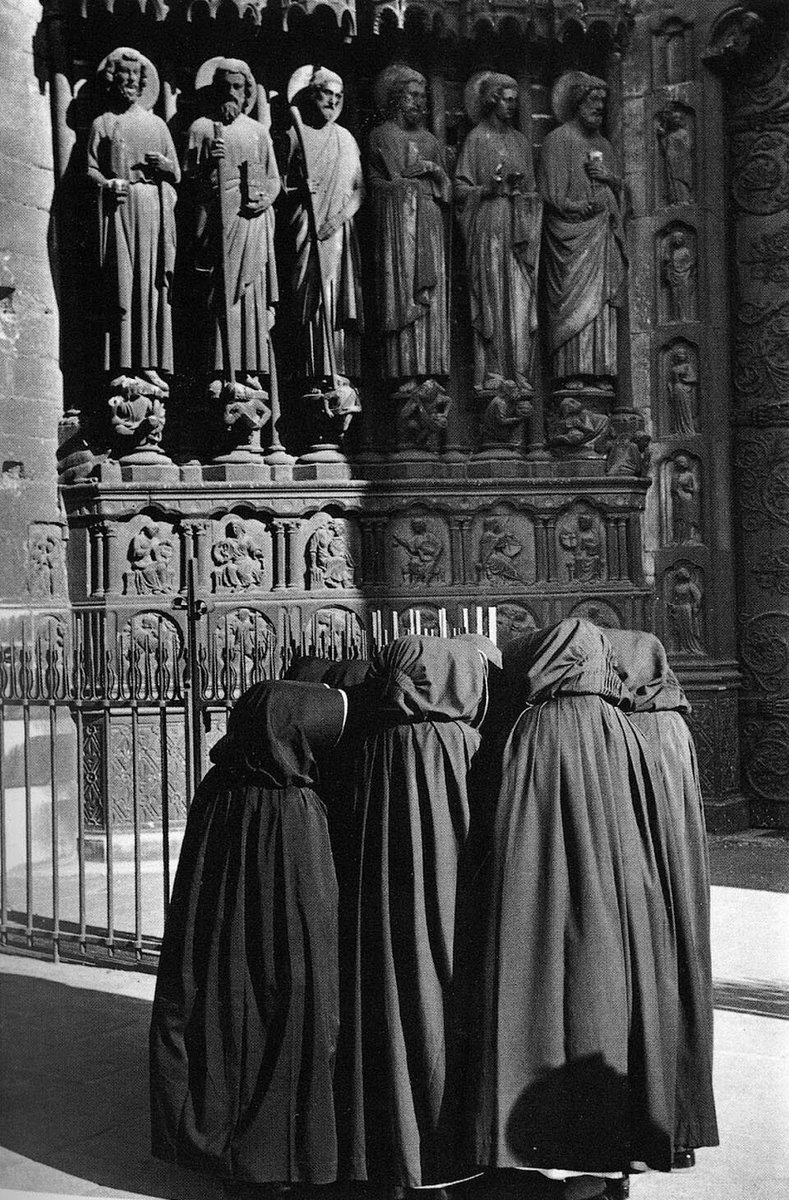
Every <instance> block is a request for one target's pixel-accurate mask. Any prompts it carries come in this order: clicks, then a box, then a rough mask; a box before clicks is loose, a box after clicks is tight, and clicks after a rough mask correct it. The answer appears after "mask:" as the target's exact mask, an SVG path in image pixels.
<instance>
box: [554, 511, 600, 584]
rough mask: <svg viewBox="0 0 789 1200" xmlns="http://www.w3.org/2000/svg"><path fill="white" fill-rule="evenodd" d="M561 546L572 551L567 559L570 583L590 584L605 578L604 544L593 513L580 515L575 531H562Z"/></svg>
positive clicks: (567, 529) (570, 529)
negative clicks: (594, 580)
mask: <svg viewBox="0 0 789 1200" xmlns="http://www.w3.org/2000/svg"><path fill="white" fill-rule="evenodd" d="M559 545H560V546H561V547H562V548H563V549H564V550H569V551H570V557H569V558H567V559H565V562H566V565H567V578H568V580H569V581H570V583H590V582H591V581H592V580H593V579H602V578H603V550H602V542H601V539H600V534H599V533H598V531H597V529H596V527H595V522H594V518H593V517H592V515H591V513H579V514H578V518H577V520H576V527H575V529H573V528H571V527H565V528H564V529H562V530H560V532H559Z"/></svg>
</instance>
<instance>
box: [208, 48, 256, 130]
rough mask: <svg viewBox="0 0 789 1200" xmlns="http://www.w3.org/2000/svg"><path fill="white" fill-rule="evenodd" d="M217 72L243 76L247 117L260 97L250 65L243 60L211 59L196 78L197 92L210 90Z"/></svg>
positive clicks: (219, 57)
mask: <svg viewBox="0 0 789 1200" xmlns="http://www.w3.org/2000/svg"><path fill="white" fill-rule="evenodd" d="M217 71H225V72H227V73H228V74H232V75H243V76H244V79H245V80H246V93H247V94H246V100H245V101H244V112H245V113H246V115H247V116H249V114H250V113H251V112H252V109H253V108H254V107H255V101H256V100H257V96H258V85H257V84H256V83H255V76H254V75H253V74H252V71H251V70H250V68H249V65H248V64H247V63H245V62H244V60H243V59H242V58H222V56H221V55H220V56H218V57H217V58H209V59H206V61H205V62H204V63H203V65H202V67H200V69H199V71H198V72H197V75H196V76H195V91H196V92H199V91H200V90H201V89H202V88H209V87H211V85H212V84H213V82H214V76H215V75H216V73H217Z"/></svg>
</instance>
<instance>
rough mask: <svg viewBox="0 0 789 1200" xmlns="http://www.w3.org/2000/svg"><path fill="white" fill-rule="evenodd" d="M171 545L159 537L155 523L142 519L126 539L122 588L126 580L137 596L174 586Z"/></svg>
mask: <svg viewBox="0 0 789 1200" xmlns="http://www.w3.org/2000/svg"><path fill="white" fill-rule="evenodd" d="M174 557H175V547H174V546H173V543H172V542H171V541H170V540H169V539H168V538H163V537H162V534H161V530H160V528H159V526H158V525H157V524H156V523H155V522H153V521H146V522H145V524H144V525H143V526H142V527H141V528H140V530H139V531H138V532H137V533H135V535H134V537H133V538H132V539H131V542H130V543H129V562H130V563H131V571H130V572H128V573H127V575H126V591H127V593H128V592H129V591H130V590H131V588H130V586H129V585H130V583H131V584H132V585H133V588H134V591H135V592H136V593H137V595H138V596H151V595H162V594H165V593H167V592H171V591H172V590H173V588H174V586H175V571H174V568H173V558H174Z"/></svg>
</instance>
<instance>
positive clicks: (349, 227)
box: [287, 66, 364, 379]
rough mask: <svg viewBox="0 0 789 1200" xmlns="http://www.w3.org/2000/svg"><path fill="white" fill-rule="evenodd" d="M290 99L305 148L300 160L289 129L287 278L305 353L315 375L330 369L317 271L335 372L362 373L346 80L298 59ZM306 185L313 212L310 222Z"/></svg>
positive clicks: (359, 189) (355, 168) (358, 181)
mask: <svg viewBox="0 0 789 1200" xmlns="http://www.w3.org/2000/svg"><path fill="white" fill-rule="evenodd" d="M288 100H289V101H290V102H291V103H292V104H294V105H295V106H296V107H297V108H298V110H299V112H300V114H301V118H302V122H303V131H302V132H303V138H304V150H305V155H306V163H305V162H304V160H303V158H302V154H301V148H300V146H299V142H298V138H297V135H296V131H295V130H291V133H290V138H291V142H290V152H289V155H288V167H287V189H288V192H289V193H290V195H291V196H292V198H293V201H294V207H293V212H292V218H291V228H292V233H293V237H294V240H295V250H296V260H295V264H294V268H293V280H292V283H293V292H294V297H295V303H296V316H297V320H298V322H299V325H300V327H301V331H302V359H303V361H304V363H305V367H306V374H307V375H308V376H309V377H311V378H312V379H322V378H325V377H327V376H329V375H331V373H332V364H331V361H330V358H329V351H328V349H327V346H326V339H325V332H324V317H323V314H322V312H321V304H322V300H321V278H322V279H323V294H324V295H325V297H326V306H327V311H326V317H327V324H328V328H329V329H330V330H331V333H332V344H333V348H334V368H335V371H336V372H337V373H339V374H340V375H345V376H349V377H354V376H358V375H359V374H360V369H361V362H360V335H361V333H362V332H363V330H364V318H363V307H362V286H361V262H360V254H359V242H358V239H357V235H356V227H355V221H354V218H355V216H356V213H357V212H358V211H359V207H360V205H361V203H362V200H363V198H364V183H363V179H362V166H361V159H360V156H359V147H358V145H357V144H356V141H355V139H354V138H353V136H352V135H351V134H350V133H349V132H348V130H347V129H343V128H342V126H340V125H337V124H336V121H337V118H338V117H339V115H340V113H341V111H342V104H343V82H342V79H340V77H339V75H335V73H334V72H333V71H329V70H327V69H326V68H325V67H309V66H308V67H300V68H299V70H298V71H296V72H295V73H294V74H293V76H292V77H291V80H290V83H289V84H288ZM307 187H309V191H310V193H311V197H312V208H313V210H314V214H315V229H314V230H313V229H312V217H311V215H310V208H309V205H308V203H307V197H306V195H305V192H306V189H307Z"/></svg>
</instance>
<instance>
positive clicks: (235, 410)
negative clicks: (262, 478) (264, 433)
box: [208, 376, 271, 459]
mask: <svg viewBox="0 0 789 1200" xmlns="http://www.w3.org/2000/svg"><path fill="white" fill-rule="evenodd" d="M249 378H254V377H252V376H250V377H249ZM208 395H209V396H210V397H211V399H212V400H215V401H216V402H217V404H218V405H219V406H220V407H221V409H222V423H223V425H224V428H225V432H226V434H227V438H228V441H229V444H230V446H231V447H232V448H233V453H232V457H234V458H236V459H238V458H239V457H240V456H241V454H243V455H244V456H245V457H246V456H247V455H249V456H251V457H252V458H254V457H255V456H256V455H259V454H262V452H263V451H262V448H261V445H260V431H261V429H262V428H263V426H264V425H266V424H267V423H268V421H269V418H270V417H271V409H270V408H269V406H268V404H267V401H268V392H264V391H263V389H262V388H261V387H260V386H259V384H258V383H255V384H254V386H252V385H250V384H246V383H237V382H236V383H231V384H227V383H223V382H222V380H221V379H215V380H213V381H212V382H211V383H210V384H209V386H208ZM228 457H230V455H228Z"/></svg>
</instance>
